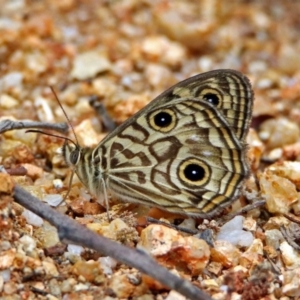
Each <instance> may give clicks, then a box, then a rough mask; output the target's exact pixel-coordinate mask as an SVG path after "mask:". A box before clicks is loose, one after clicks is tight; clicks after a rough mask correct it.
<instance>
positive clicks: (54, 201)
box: [43, 194, 63, 207]
mask: <svg viewBox="0 0 300 300" xmlns="http://www.w3.org/2000/svg"><path fill="white" fill-rule="evenodd" d="M62 200H63V197H62V195H60V194H47V195H45V196H44V198H43V201H45V202H47V203H48V204H49V205H50V206H53V207H56V206H58V205H59V204H60V203H62Z"/></svg>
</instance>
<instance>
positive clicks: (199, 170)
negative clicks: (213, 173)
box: [178, 158, 210, 186]
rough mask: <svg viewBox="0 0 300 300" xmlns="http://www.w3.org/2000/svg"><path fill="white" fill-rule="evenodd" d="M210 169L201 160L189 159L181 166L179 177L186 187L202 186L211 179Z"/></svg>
mask: <svg viewBox="0 0 300 300" xmlns="http://www.w3.org/2000/svg"><path fill="white" fill-rule="evenodd" d="M209 174H210V169H209V167H208V166H207V164H206V163H205V162H203V161H201V160H199V159H195V158H189V159H186V160H185V161H184V162H182V163H181V164H180V166H179V172H178V176H179V179H181V181H182V183H183V184H185V185H193V186H195V185H196V186H200V185H203V184H205V183H206V182H207V180H208V179H209Z"/></svg>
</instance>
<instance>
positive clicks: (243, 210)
mask: <svg viewBox="0 0 300 300" xmlns="http://www.w3.org/2000/svg"><path fill="white" fill-rule="evenodd" d="M265 204H266V200H260V201H256V202H254V203H252V204H249V205H246V206H245V207H242V208H241V209H240V210H238V211H236V212H233V213H231V214H227V215H226V216H224V217H222V220H220V221H219V222H218V223H219V224H220V225H221V224H224V223H225V222H227V221H228V220H230V219H232V218H234V217H235V216H238V215H242V214H245V213H246V212H248V211H250V210H253V209H255V208H258V207H261V206H264V205H265Z"/></svg>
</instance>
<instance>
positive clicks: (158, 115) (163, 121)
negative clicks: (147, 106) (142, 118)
mask: <svg viewBox="0 0 300 300" xmlns="http://www.w3.org/2000/svg"><path fill="white" fill-rule="evenodd" d="M148 122H149V125H150V126H151V127H152V128H153V129H154V130H156V131H160V132H169V131H170V130H172V129H173V128H174V127H175V126H176V124H177V116H176V114H175V113H174V111H173V110H171V109H164V110H157V111H154V112H152V113H151V114H150V116H149V117H148Z"/></svg>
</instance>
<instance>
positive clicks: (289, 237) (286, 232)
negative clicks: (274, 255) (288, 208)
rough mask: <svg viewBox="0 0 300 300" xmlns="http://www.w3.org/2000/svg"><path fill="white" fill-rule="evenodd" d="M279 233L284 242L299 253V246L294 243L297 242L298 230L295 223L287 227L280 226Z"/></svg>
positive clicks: (299, 234) (299, 230)
mask: <svg viewBox="0 0 300 300" xmlns="http://www.w3.org/2000/svg"><path fill="white" fill-rule="evenodd" d="M279 229H280V232H281V233H282V235H283V237H284V238H285V239H286V241H287V242H288V243H289V244H290V245H291V246H292V247H293V248H294V249H295V250H296V251H300V245H299V244H298V243H297V242H296V241H297V240H298V241H299V237H300V229H299V226H298V225H296V224H295V223H291V224H290V226H289V227H284V226H280V227H279Z"/></svg>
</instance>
